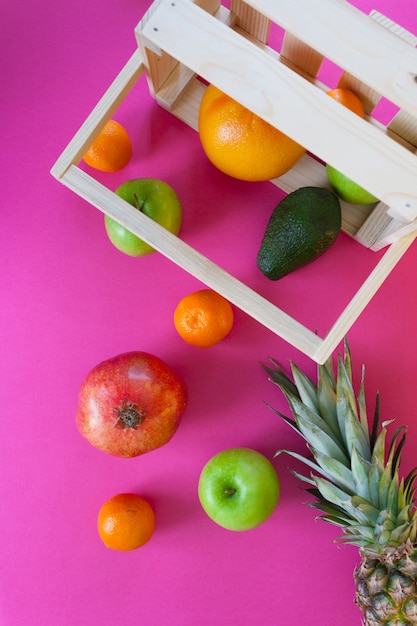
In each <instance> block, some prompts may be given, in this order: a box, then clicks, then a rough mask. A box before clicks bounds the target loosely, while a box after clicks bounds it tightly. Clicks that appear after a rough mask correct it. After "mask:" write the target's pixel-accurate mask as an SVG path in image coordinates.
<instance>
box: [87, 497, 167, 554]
mask: <svg viewBox="0 0 417 626" xmlns="http://www.w3.org/2000/svg"><path fill="white" fill-rule="evenodd" d="M97 529H98V533H99V535H100V538H101V540H102V541H103V543H104V545H105V546H107V548H111V549H112V550H123V551H128V550H136V548H140V547H141V546H143V545H144V544H145V543H147V542H148V541H149V539H150V538H151V537H152V535H153V532H154V529H155V514H154V511H153V509H152V507H151V505H150V504H149V502H148V501H147V500H145V499H144V498H141V497H140V496H137V495H136V494H133V493H120V494H118V495H116V496H113V497H112V498H110V499H109V500H107V502H105V503H104V504H103V506H102V507H101V509H100V511H99V514H98V519H97Z"/></svg>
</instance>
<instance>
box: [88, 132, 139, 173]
mask: <svg viewBox="0 0 417 626" xmlns="http://www.w3.org/2000/svg"><path fill="white" fill-rule="evenodd" d="M131 156H132V143H131V141H130V137H129V135H128V133H127V130H126V129H125V128H124V127H123V126H122V125H121V124H119V122H116V121H115V120H109V121H108V122H107V123H106V124H105V126H104V127H103V128H102V130H101V131H100V133H99V134H98V136H97V137H96V139H95V140H94V141H93V143H92V144H91V146H90V147H89V149H88V150H87V152H86V153H85V154H84V156H83V160H84V162H85V163H87V165H89V166H90V167H93V168H94V169H96V170H100V171H101V172H117V171H119V170H121V169H122V168H123V167H125V166H126V165H127V164H128V163H129V161H130V159H131Z"/></svg>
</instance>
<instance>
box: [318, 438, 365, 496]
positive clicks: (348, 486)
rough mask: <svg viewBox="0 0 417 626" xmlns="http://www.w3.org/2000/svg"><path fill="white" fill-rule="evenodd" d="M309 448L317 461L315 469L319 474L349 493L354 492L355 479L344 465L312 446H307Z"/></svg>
mask: <svg viewBox="0 0 417 626" xmlns="http://www.w3.org/2000/svg"><path fill="white" fill-rule="evenodd" d="M309 448H310V450H311V452H312V454H313V456H314V458H315V459H316V461H317V463H318V467H317V469H318V471H319V473H320V474H322V475H323V476H324V477H325V478H327V479H328V480H331V481H332V482H333V483H334V484H335V485H336V486H337V487H340V488H341V489H343V490H345V491H346V492H347V493H349V494H350V495H352V494H353V493H355V480H354V478H353V476H352V472H351V471H350V469H349V468H347V467H346V465H344V464H343V463H340V461H338V460H337V459H334V458H331V457H329V456H327V455H326V454H323V453H322V452H320V451H319V450H316V449H315V448H313V446H309Z"/></svg>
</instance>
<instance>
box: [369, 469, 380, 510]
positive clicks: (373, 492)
mask: <svg viewBox="0 0 417 626" xmlns="http://www.w3.org/2000/svg"><path fill="white" fill-rule="evenodd" d="M382 472H383V468H382V469H381V468H380V466H379V465H378V464H375V463H371V467H370V468H369V475H368V488H369V501H370V502H371V503H372V504H373V505H374V506H379V479H380V478H381V474H382Z"/></svg>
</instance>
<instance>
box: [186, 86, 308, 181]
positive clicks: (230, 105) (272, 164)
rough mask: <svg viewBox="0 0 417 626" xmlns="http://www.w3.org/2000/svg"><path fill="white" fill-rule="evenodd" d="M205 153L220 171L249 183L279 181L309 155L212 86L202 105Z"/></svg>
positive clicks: (201, 121) (208, 89)
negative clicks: (305, 154) (274, 179)
mask: <svg viewBox="0 0 417 626" xmlns="http://www.w3.org/2000/svg"><path fill="white" fill-rule="evenodd" d="M198 130H199V135H200V140H201V144H202V146H203V150H204V152H205V153H206V155H207V157H208V158H209V160H210V161H211V162H212V163H213V165H215V166H216V167H217V168H218V169H219V170H221V171H222V172H224V173H225V174H228V175H229V176H233V177H234V178H238V179H240V180H247V181H264V180H270V179H272V178H277V177H278V176H281V175H282V174H285V172H287V171H288V170H289V169H291V168H292V167H293V166H294V165H295V164H296V163H297V161H298V160H299V159H300V158H301V157H302V156H303V154H304V153H305V149H304V148H303V147H302V146H300V145H299V144H298V143H296V142H295V141H293V140H292V139H290V138H289V137H287V135H284V134H283V133H282V132H280V131H279V130H277V129H276V128H275V127H274V126H271V124H268V123H267V122H265V121H264V120H263V119H261V118H260V117H258V116H257V115H255V114H254V113H252V112H251V111H249V109H246V108H245V107H244V106H242V105H241V104H239V103H238V102H236V101H235V100H233V99H232V98H230V97H229V96H227V95H226V94H225V93H223V92H222V91H220V90H219V89H217V87H214V85H209V86H208V87H207V89H206V91H205V92H204V95H203V98H202V100H201V104H200V111H199V119H198Z"/></svg>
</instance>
